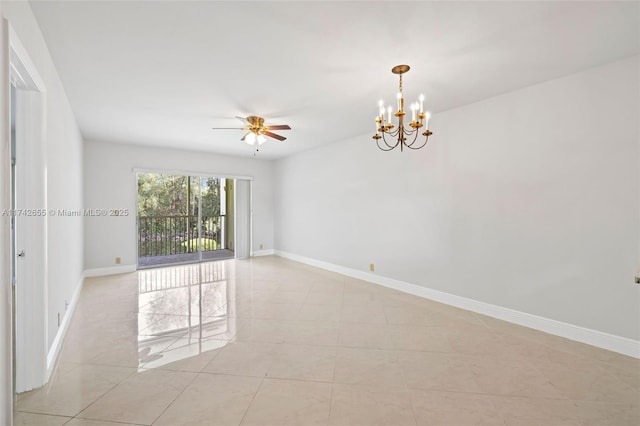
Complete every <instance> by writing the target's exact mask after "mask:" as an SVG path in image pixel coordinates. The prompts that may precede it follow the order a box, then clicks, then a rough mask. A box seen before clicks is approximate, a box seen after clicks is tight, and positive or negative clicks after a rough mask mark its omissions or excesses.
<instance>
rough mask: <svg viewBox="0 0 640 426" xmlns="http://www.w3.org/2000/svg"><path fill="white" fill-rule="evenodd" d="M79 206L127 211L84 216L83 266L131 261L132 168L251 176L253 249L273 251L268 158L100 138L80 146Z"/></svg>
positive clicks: (133, 260)
mask: <svg viewBox="0 0 640 426" xmlns="http://www.w3.org/2000/svg"><path fill="white" fill-rule="evenodd" d="M84 152H85V155H84V167H85V171H86V173H85V208H88V209H101V208H105V209H115V208H121V209H129V211H130V212H131V213H132V214H131V215H129V216H128V217H107V218H104V217H100V218H91V217H87V218H86V220H85V269H98V268H109V267H114V266H115V263H114V261H115V257H116V256H119V257H121V258H122V264H123V265H135V264H136V263H137V259H136V250H137V247H136V244H137V240H136V232H137V231H136V217H135V215H136V212H137V208H136V190H137V184H136V179H135V172H134V169H151V170H168V171H179V172H190V173H204V174H212V175H216V176H221V177H224V176H232V177H233V176H244V177H252V178H253V183H252V197H253V198H252V202H253V250H254V251H255V250H257V249H258V248H259V246H260V244H263V246H264V249H265V250H268V249H273V162H272V161H265V160H260V159H257V158H240V157H227V156H221V155H213V154H204V153H201V152H191V151H180V150H170V149H156V148H147V147H140V146H129V145H118V144H111V143H103V142H88V143H86V144H85V151H84Z"/></svg>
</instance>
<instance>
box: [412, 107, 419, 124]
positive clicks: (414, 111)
mask: <svg viewBox="0 0 640 426" xmlns="http://www.w3.org/2000/svg"><path fill="white" fill-rule="evenodd" d="M417 107H418V106H417V105H416V104H411V121H416V109H417Z"/></svg>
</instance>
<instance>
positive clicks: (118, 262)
mask: <svg viewBox="0 0 640 426" xmlns="http://www.w3.org/2000/svg"><path fill="white" fill-rule="evenodd" d="M120 262H121V259H120V256H118V257H116V265H119V264H120Z"/></svg>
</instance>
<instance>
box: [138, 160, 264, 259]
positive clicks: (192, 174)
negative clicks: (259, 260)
mask: <svg viewBox="0 0 640 426" xmlns="http://www.w3.org/2000/svg"><path fill="white" fill-rule="evenodd" d="M131 171H132V174H133V178H134V179H133V185H134V193H135V205H134V207H133V210H132V211H133V214H134V215H135V217H136V220H135V228H136V229H135V232H134V233H133V236H132V239H133V241H132V243H133V244H134V246H135V248H136V269H139V259H140V252H139V247H138V241H137V239H136V235H137V233H138V220H137V216H138V173H155V174H162V175H177V176H187V177H189V178H191V177H201V178H202V177H214V178H222V179H232V180H234V191H236V184H237V182H238V181H239V180H244V181H248V184H249V205H248V212H247V214H248V216H249V236H248V241H247V242H246V244H247V245H248V253H249V256H251V255H252V254H253V207H252V206H253V203H252V201H253V200H252V198H253V192H252V188H253V176H242V175H231V174H227V173H215V172H194V171H186V170H178V169H161V168H139V167H134V168H133V169H132V170H131ZM200 202H201V201H199V203H200ZM236 202H237V199H236V197H235V194H234V204H235V203H236ZM198 212H200V209H198ZM199 214H200V213H199ZM233 214H234V234H235V233H236V231H235V229H236V224H235V222H236V221H235V217H236V216H237V215H238V211H237V209H236V208H235V206H234V212H233ZM199 234H200V230H198V235H199ZM236 244H237V241H236V238H235V236H234V259H238V256H237V254H236V253H237V252H236V247H237V245H236ZM198 257H199V259H200V260H199V261H200V262H202V252H200V254H199V256H198ZM159 266H160V265H159Z"/></svg>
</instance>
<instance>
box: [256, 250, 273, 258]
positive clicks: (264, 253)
mask: <svg viewBox="0 0 640 426" xmlns="http://www.w3.org/2000/svg"><path fill="white" fill-rule="evenodd" d="M273 254H274V250H256V251H254V252H253V253H251V257H258V256H272V255H273Z"/></svg>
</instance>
